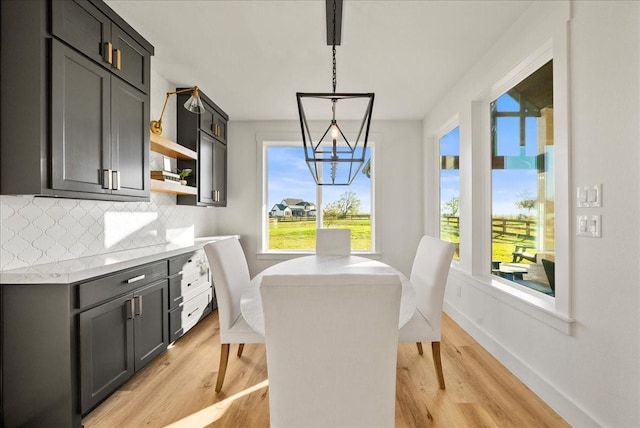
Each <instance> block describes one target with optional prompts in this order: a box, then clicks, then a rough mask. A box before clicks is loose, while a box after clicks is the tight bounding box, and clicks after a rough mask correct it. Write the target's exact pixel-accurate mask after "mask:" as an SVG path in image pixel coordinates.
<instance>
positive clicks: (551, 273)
mask: <svg viewBox="0 0 640 428" xmlns="http://www.w3.org/2000/svg"><path fill="white" fill-rule="evenodd" d="M542 267H544V273H545V274H546V275H547V280H548V281H549V287H551V291H556V263H555V262H554V261H551V260H547V259H542Z"/></svg>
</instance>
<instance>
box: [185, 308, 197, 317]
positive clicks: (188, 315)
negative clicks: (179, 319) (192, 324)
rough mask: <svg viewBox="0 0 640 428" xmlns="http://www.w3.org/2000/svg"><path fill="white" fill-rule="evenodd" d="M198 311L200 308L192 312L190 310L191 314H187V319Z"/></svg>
mask: <svg viewBox="0 0 640 428" xmlns="http://www.w3.org/2000/svg"><path fill="white" fill-rule="evenodd" d="M199 309H200V308H195V309H194V310H192V311H191V312H189V313H188V314H187V317H190V316H191V315H193V314H195V313H196V312H198V310H199Z"/></svg>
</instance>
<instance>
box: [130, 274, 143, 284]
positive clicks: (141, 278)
mask: <svg viewBox="0 0 640 428" xmlns="http://www.w3.org/2000/svg"><path fill="white" fill-rule="evenodd" d="M146 277H147V276H146V275H144V274H143V275H138V276H134V277H133V278H130V279H128V280H127V284H133V283H134V282H138V281H141V280H143V279H145V278H146Z"/></svg>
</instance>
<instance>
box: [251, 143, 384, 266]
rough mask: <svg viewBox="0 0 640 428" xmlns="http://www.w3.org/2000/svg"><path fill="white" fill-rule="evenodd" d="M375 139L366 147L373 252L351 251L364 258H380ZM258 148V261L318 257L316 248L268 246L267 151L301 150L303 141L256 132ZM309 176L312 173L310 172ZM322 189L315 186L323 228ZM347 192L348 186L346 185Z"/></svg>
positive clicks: (318, 214) (318, 223)
mask: <svg viewBox="0 0 640 428" xmlns="http://www.w3.org/2000/svg"><path fill="white" fill-rule="evenodd" d="M345 136H346V137H347V138H348V139H350V140H355V138H356V137H357V134H356V133H351V132H345ZM372 137H375V136H374V135H370V137H369V141H368V143H367V148H368V149H369V150H370V153H371V159H372V163H371V171H372V174H371V249H370V250H368V251H357V250H352V253H356V254H363V255H379V250H378V249H379V248H380V247H379V241H378V238H377V237H378V233H376V224H377V222H376V218H375V217H376V215H375V212H376V196H375V195H376V191H377V188H378V186H377V184H376V181H375V175H376V174H375V170H376V166H377V163H378V161H377V157H378V156H380V154H379V153H378V152H379V148H377V147H376V144H375V142H374V141H373V139H372ZM256 145H257V150H256V153H257V154H258V155H257V172H258V174H257V179H258V185H257V187H256V188H257V189H259V192H258V194H257V195H256V196H257V204H256V206H257V207H259V210H258V212H257V214H256V224H258V230H257V233H256V236H257V247H256V248H258V254H257V257H258V259H288V258H291V256H299V255H308V254H315V249H310V250H270V249H269V243H268V239H269V238H268V236H269V222H268V212H269V209H270V207H269V206H267V196H268V195H267V187H268V186H267V172H268V170H267V169H268V159H267V150H268V148H269V147H278V146H280V147H291V146H300V147H302V140H301V136H300V134H299V133H257V134H256ZM309 174H311V173H310V172H309ZM322 187H323V186H316V207H317V211H316V227H317V228H322V227H323V218H322V217H323V216H322V209H321V207H322V202H323V201H322V196H323V195H322V194H323V192H322ZM344 187H345V189H346V188H347V186H344Z"/></svg>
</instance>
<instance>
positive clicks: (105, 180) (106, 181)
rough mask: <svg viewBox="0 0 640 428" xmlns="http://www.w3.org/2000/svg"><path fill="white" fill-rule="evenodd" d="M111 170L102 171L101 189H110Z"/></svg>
mask: <svg viewBox="0 0 640 428" xmlns="http://www.w3.org/2000/svg"><path fill="white" fill-rule="evenodd" d="M111 184H112V183H111V170H110V169H103V170H102V188H103V189H111Z"/></svg>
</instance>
